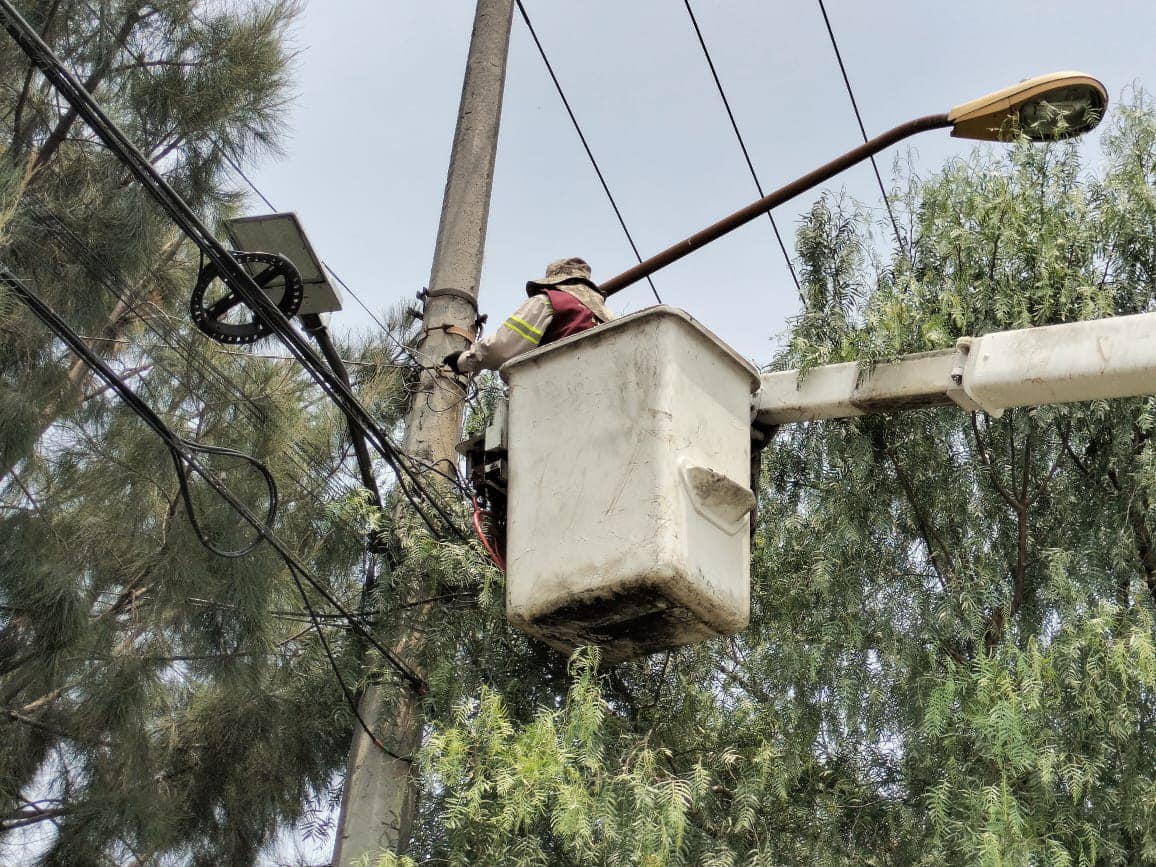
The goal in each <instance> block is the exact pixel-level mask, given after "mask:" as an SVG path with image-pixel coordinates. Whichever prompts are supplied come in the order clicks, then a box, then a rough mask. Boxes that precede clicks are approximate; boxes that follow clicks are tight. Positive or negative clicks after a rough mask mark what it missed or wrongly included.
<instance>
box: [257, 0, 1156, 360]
mask: <svg viewBox="0 0 1156 867" xmlns="http://www.w3.org/2000/svg"><path fill="white" fill-rule="evenodd" d="M524 2H525V5H526V9H527V12H528V13H529V15H530V18H531V21H532V22H533V24H534V27H535V29H536V30H537V32H538V36H539V38H540V39H541V40H542V43H543V46H544V47H545V50H546V53H547V55H548V56H549V58H550V61H551V63H552V64H553V65H554V69H555V71H556V73H557V74H558V77H559V79H560V81H561V83H562V87H563V89H564V90H565V92H566V95H567V97H568V98H569V100H570V103H571V106H572V108H573V109H574V112H575V114H576V116H577V118H578V121H579V123H580V124H581V125H582V128H583V131H584V132H585V134H586V137H587V139H588V141H589V143H590V146H591V149H592V151H593V153H594V155H595V158H596V159H597V160H598V162H599V165H600V166H601V168H602V171H603V173H604V175H605V177H606V179H607V182H608V184H609V186H610V190H611V192H612V193H613V194H614V196H615V198H616V200H617V202H618V205H619V207H620V209H621V210H622V213H623V216H624V218H625V221H626V224H627V226H628V227H629V229H630V231H631V233H632V234H633V236H634V239H635V242H636V243H637V245H638V248H639V251H640V252H641V254H642V256H643V257H644V258H645V257H647V256H650V255H652V254H654V253H656V252H658V251H659V250H661V249H664V248H665V247H667V246H669V245H671V244H673V243H675V242H677V241H679V240H682V239H683V238H685V237H686V236H688V235H690V234H692V233H694V232H696V231H698V230H699V229H701V228H703V227H705V226H706V225H708V224H710V223H712V222H714V221H716V220H718V219H719V218H721V217H723V216H725V215H727V214H729V213H731V212H732V211H734V210H737V209H738V208H740V207H742V206H744V205H746V204H748V203H749V202H751V201H753V200H755V199H756V198H758V193H757V190H756V189H755V186H754V182H753V181H752V179H751V177H750V175H749V173H748V170H747V167H746V164H745V162H744V161H743V158H742V153H741V151H740V150H739V146H738V143H737V141H736V139H735V136H734V133H733V131H732V130H731V127H730V124H729V121H728V120H727V117H726V113H725V110H724V108H723V105H722V102H721V100H720V99H719V96H718V93H717V90H716V89H715V85H714V82H713V80H712V79H711V77H710V71H709V68H708V67H707V64H706V61H705V58H704V56H703V53H702V50H701V48H700V46H699V44H698V41H697V38H696V36H695V33H694V29H693V27H692V25H691V21H690V18H689V16H688V14H687V10H686V6H685V5H684V3H683V2H682V0H631V2H623V0H584V2H581V3H578V2H569V3H562V2H557V0H524ZM691 4H692V8H693V9H694V12H695V15H696V16H697V18H698V21H699V25H700V27H701V28H702V31H703V36H704V38H705V40H706V43H707V46H708V48H709V49H710V51H711V54H712V56H713V59H714V62H715V65H716V67H717V69H718V73H719V76H720V78H721V80H722V83H723V86H724V88H725V89H726V91H727V95H728V97H729V99H730V102H731V106H732V108H733V110H734V112H735V115H736V118H737V121H738V124H739V127H740V129H741V131H742V133H743V135H744V138H745V140H746V143H747V147H748V149H749V150H750V153H751V157H752V161H753V163H754V166H755V168H756V170H757V171H758V173H759V177H760V180H761V181H762V184H763V187H764V189H766V190H771V189H773V188H776V187H778V186H781V185H782V184H784V183H786V182H788V181H790V180H793V179H794V178H796V177H798V176H800V175H802V174H805V173H806V172H808V171H810V170H811V169H813V168H815V167H816V166H818V165H819V164H821V163H824V162H826V161H828V160H830V159H832V158H834V157H836V156H838V155H840V154H841V153H843V152H845V151H847V150H849V149H851V148H852V147H854V146H856V145H857V144H859V143H860V141H861V138H860V133H859V129H858V126H857V124H856V120H855V116H854V114H853V111H852V108H851V103H850V100H849V98H848V95H847V91H846V89H845V86H844V83H843V79H842V76H841V74H840V71H839V67H838V65H837V63H836V59H835V54H834V51H833V50H832V47H831V43H830V39H829V37H828V35H827V31H826V28H825V25H824V23H823V18H822V14H821V12H820V8H819V4H818V2H817V0H807V2H804V0H798V2H777V3H776V2H767V0H762V2H758V0H691ZM826 7H827V12H828V15H829V16H830V19H831V25H832V28H833V29H834V32H835V36H836V38H837V39H838V41H839V47H840V50H841V52H842V55H843V60H844V62H845V64H846V67H847V72H848V76H849V78H850V81H851V84H852V87H853V89H854V92H855V96H856V99H857V100H858V103H859V108H860V111H861V112H862V115H863V122H864V125H865V126H866V129H867V133H868V135H876V134H878V133H880V132H883V131H884V130H886V129H889V128H891V127H892V126H895V125H897V124H899V123H902V122H904V121H906V120H910V119H912V118H914V117H919V116H922V115H926V114H932V113H937V112H941V111H946V110H948V109H949V108H950V107H951V106H953V105H957V104H959V103H962V102H966V101H968V100H970V99H973V98H975V97H977V96H980V95H982V94H985V93H988V92H990V91H993V90H997V89H999V88H1001V87H1004V86H1006V85H1008V84H1012V83H1014V82H1016V81H1019V80H1022V79H1024V78H1028V77H1031V76H1034V75H1039V74H1043V73H1046V72H1054V71H1058V70H1066V69H1075V70H1080V71H1083V72H1087V73H1089V74H1091V75H1094V76H1096V77H1098V78H1099V79H1100V80H1101V81H1103V82H1104V84H1105V85H1106V86H1107V89H1108V92H1109V95H1110V98H1111V99H1112V100H1113V101H1118V100H1119V99H1120V98H1121V96H1122V95H1123V94H1125V93H1126V92H1128V91H1129V90H1130V89H1131V88H1132V87H1133V86H1134V85H1141V86H1147V87H1150V88H1153V87H1156V54H1154V53H1153V52H1152V50H1151V37H1152V34H1153V33H1156V4H1154V3H1152V2H1151V0H1107V2H1102V3H1099V4H1095V5H1089V4H1083V3H1076V2H1072V0H1052V2H1040V0H1020V2H1016V0H1004V2H998V0H971V2H969V3H960V2H939V0H921V2H916V0H879V2H872V3H866V2H862V0H860V2H855V0H827V3H826ZM472 20H473V4H472V3H470V2H468V0H423V2H420V3H417V2H411V3H399V2H395V0H389V2H381V0H378V2H367V0H324V2H322V0H308V2H307V3H306V5H305V7H304V11H303V14H302V16H301V17H300V19H299V20H298V22H297V24H296V26H295V27H294V30H293V34H292V41H293V45H294V48H295V49H296V51H297V74H296V81H297V91H296V95H295V98H294V100H293V102H292V104H291V106H290V107H289V109H288V111H287V114H286V117H285V123H286V126H287V128H288V130H289V134H288V136H287V138H286V141H285V145H284V154H283V155H282V156H280V157H277V158H275V159H273V160H269V161H267V162H265V163H264V164H263V165H260V166H258V167H256V168H255V169H254V170H253V171H251V172H250V177H251V178H252V180H253V181H254V182H255V183H256V184H257V186H258V187H260V188H261V190H262V191H263V192H264V193H265V195H266V196H267V197H268V198H269V199H270V200H271V201H272V202H273V203H274V204H275V205H276V206H277V208H278V209H280V210H292V211H295V212H297V214H298V215H299V216H300V218H301V220H302V222H303V223H304V225H305V227H306V229H307V231H308V233H309V235H310V237H311V239H312V241H313V244H314V246H315V248H316V249H317V250H318V252H319V253H320V255H321V257H322V258H323V259H325V260H326V261H327V262H328V263H329V264H330V265H331V266H332V267H333V268H334V270H335V271H337V273H338V274H339V275H340V276H341V277H342V279H344V280H345V281H346V282H347V283H348V284H349V285H350V286H351V287H352V289H353V291H354V292H355V293H356V294H357V295H358V297H359V298H361V300H362V301H364V302H365V303H366V304H367V305H368V306H369V307H371V308H373V309H374V310H375V311H380V310H382V309H384V308H388V307H392V306H394V305H396V304H399V303H403V302H406V301H414V300H415V298H414V296H415V293H416V292H418V291H419V290H421V288H422V287H423V286H426V285H427V283H428V279H429V273H430V265H431V259H432V255H433V246H434V238H435V235H436V232H437V223H438V216H439V213H440V208H441V197H442V191H443V188H444V185H445V178H446V170H447V167H448V162H449V149H450V143H451V140H452V137H453V130H454V124H455V121H456V115H457V107H458V101H459V95H460V89H461V78H462V73H463V70H464V66H465V59H466V52H467V48H468V44H469V37H470V29H471V25H472ZM973 146H974V144H973V143H970V142H963V141H960V140H956V139H952V138H950V137H949V136H948V135H947V133H946V131H944V132H932V133H924V134H922V135H921V136H919V137H916V138H913V139H909V140H908V141H907V142H906V143H904V144H902V145H900V146H898V147H897V148H892V149H890V150H888V151H884V152H883V153H882V154H880V155H879V157H877V159H878V161H879V167H880V170H881V171H882V173H883V176H884V180H885V182H888V183H889V178H890V176H891V174H892V169H893V166H894V164H895V161H896V160H897V159H901V160H902V161H904V162H908V161H910V162H911V164H912V165H913V167H914V170H915V171H916V172H918V173H924V174H926V173H931V172H934V171H936V170H937V169H939V168H940V167H942V165H943V164H944V162H945V161H947V160H950V159H952V158H954V157H957V156H960V155H964V154H966V153H968V152H969V151H970V150H971V148H972V147H973ZM995 147H998V145H996V146H995ZM1087 150H1088V151H1089V153H1088V157H1089V165H1090V166H1091V167H1095V166H1096V165H1097V164H1098V160H1099V155H1098V154H1099V152H1098V146H1097V143H1096V140H1095V137H1094V136H1093V137H1090V140H1089V143H1088V145H1087ZM822 189H827V190H831V191H840V190H846V191H847V193H848V194H849V195H851V196H853V197H855V198H856V199H858V200H860V201H861V202H862V203H863V204H864V205H865V206H866V207H867V208H869V209H871V211H872V213H873V214H874V216H875V217H876V218H877V219H878V220H879V221H880V222H879V227H878V230H879V232H880V233H884V234H885V233H886V232H888V231H889V229H887V227H886V224H885V223H884V222H883V220H885V219H886V214H885V212H884V210H883V207H882V198H881V196H880V193H879V190H878V187H877V186H876V184H875V179H874V175H873V174H872V172H871V168H870V165H869V164H866V163H865V164H863V165H860V166H858V167H856V168H854V169H851V170H849V171H848V172H846V173H844V174H843V175H841V176H840V177H839V178H837V179H835V180H833V181H831V182H829V183H828V184H827V185H825V186H824V187H823V188H822ZM819 192H820V191H816V192H815V193H813V194H806V195H804V196H801V197H799V198H797V199H795V200H793V201H792V202H790V203H788V204H786V205H784V206H782V207H780V208H778V209H777V210H776V211H775V217H776V220H777V221H778V223H779V226H780V229H781V230H782V231H783V233H784V235H785V237H786V240H787V244H788V248H789V249H791V250H792V252H793V239H794V233H795V230H796V228H797V226H798V221H799V218H800V215H801V214H803V213H805V212H806V211H807V210H808V208H809V207H810V205H811V203H812V202H813V201H814V199H815V197H816V196H817V195H818V194H819ZM266 210H267V209H266V208H265V207H264V205H262V204H261V203H260V202H258V201H256V200H255V199H254V202H253V207H252V213H262V212H265V211H266ZM575 255H577V256H582V257H584V258H585V259H587V261H589V262H590V264H591V266H592V268H593V271H594V278H595V280H602V279H606V278H608V277H610V276H612V275H614V274H617V273H619V272H621V271H624V270H625V269H626V268H628V267H630V266H631V265H632V264H634V262H635V261H636V260H635V259H634V257H633V253H632V252H631V249H630V246H629V245H628V243H627V241H626V238H625V236H624V235H623V233H622V229H621V228H620V226H619V225H618V223H617V220H616V219H615V216H614V213H613V211H612V210H611V207H610V205H609V203H608V201H607V199H606V197H605V194H604V192H603V191H602V189H601V187H600V185H599V183H598V180H597V177H596V175H595V173H594V171H593V169H592V167H591V165H590V163H589V161H588V159H587V157H586V155H585V153H584V152H583V150H582V147H581V143H580V142H579V139H578V136H577V134H576V133H575V131H574V129H573V128H572V126H571V125H570V122H569V120H568V118H567V117H566V114H565V112H564V109H563V107H562V104H561V101H560V100H559V98H558V96H557V94H556V93H555V91H554V89H553V85H552V83H551V82H550V79H549V77H548V75H547V73H546V69H545V67H544V65H543V63H542V60H541V58H540V57H539V56H538V54H537V50H536V49H535V47H534V45H533V43H532V41H531V39H530V36H529V33H528V31H527V29H526V26H525V24H524V23H523V22H522V20H521V18H520V16H519V15H518V14H517V12H515V15H514V22H513V29H512V35H511V42H510V56H509V64H508V71H507V79H506V91H505V100H504V106H503V114H502V125H501V133H500V137H499V142H498V157H497V166H496V169H495V178H494V189H493V198H492V208H491V214H490V223H489V233H488V237H487V243H486V250H485V259H484V264H483V271H482V281H481V289H480V306H481V309H482V311H483V312H487V313H489V314H490V322H491V326H490V327H491V328H492V327H494V325H495V324H496V323H498V322H500V321H501V319H502V318H504V316H505V315H506V314H507V313H508V312H509V311H510V310H511V309H513V307H514V306H515V305H517V303H519V301H520V299H521V298H522V297H524V286H525V282H526V280H527V279H529V278H532V277H536V276H540V275H541V274H542V273H543V271H544V268H545V265H546V264H547V263H548V262H550V261H552V260H554V259H558V258H562V257H564V256H575ZM654 282H655V285H656V287H657V289H658V291H659V293H660V295H661V297H662V300H663V301H664V302H665V303H668V304H672V305H674V306H677V307H681V308H683V309H685V310H687V311H688V312H690V313H691V314H692V315H694V316H695V317H696V318H697V319H699V320H700V321H701V322H703V323H704V324H705V325H706V326H707V327H709V328H710V329H712V330H713V331H714V332H715V333H716V334H718V335H719V336H720V337H721V338H723V339H724V340H726V341H727V342H728V343H730V344H731V345H733V346H734V347H735V348H736V349H737V350H738V351H739V352H740V353H741V354H743V355H744V356H746V357H748V358H751V359H752V360H754V361H755V362H756V363H758V364H765V363H767V362H769V361H770V360H771V359H772V357H773V355H774V352H775V348H776V346H777V345H778V342H779V338H780V337H781V336H782V334H783V333H784V332H785V330H786V328H787V327H788V325H789V320H790V318H791V317H792V316H795V315H797V314H798V313H799V312H800V309H799V300H798V296H797V292H796V291H795V288H794V284H793V283H792V281H791V277H790V274H789V272H788V270H787V266H786V264H785V262H784V259H783V256H782V253H781V252H780V251H779V248H778V246H777V244H776V242H775V240H774V236H773V234H772V232H771V228H770V224H769V222H768V221H767V220H766V219H759V220H756V221H754V222H752V223H750V224H748V225H746V226H744V227H743V228H741V229H739V230H737V231H735V232H734V233H732V234H731V235H728V236H726V237H725V238H722V239H720V240H718V241H716V242H714V243H713V244H711V245H709V246H707V247H705V248H703V249H701V250H699V251H697V252H696V253H694V254H692V255H691V256H690V257H688V258H686V259H684V260H682V261H681V262H678V263H675V264H674V265H671V266H669V267H668V268H666V269H664V270H662V271H659V272H658V273H657V274H656V275H655V277H654ZM653 303H655V300H654V296H653V295H652V294H651V292H650V289H649V287H648V286H647V285H646V284H645V283H640V284H638V285H636V286H634V287H632V288H629V289H627V290H624V291H623V292H621V293H619V294H618V295H616V296H615V297H614V298H613V299H612V304H611V307H612V308H614V309H615V310H617V311H618V312H620V313H621V312H627V311H630V310H636V309H639V308H640V307H645V306H648V305H650V304H653ZM333 326H334V327H335V328H336V329H337V330H339V331H340V330H354V331H357V330H364V329H368V328H370V327H372V321H371V320H370V318H369V317H368V315H367V314H365V313H364V311H362V310H361V308H360V307H358V305H357V304H356V302H354V301H353V300H352V299H347V300H346V306H345V309H344V310H343V311H342V312H341V313H338V314H336V316H335V318H334V321H333Z"/></svg>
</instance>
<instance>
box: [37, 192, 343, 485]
mask: <svg viewBox="0 0 1156 867" xmlns="http://www.w3.org/2000/svg"><path fill="white" fill-rule="evenodd" d="M28 204H29V206H30V207H31V209H32V212H33V216H34V217H35V218H36V220H37V223H38V225H40V226H42V227H43V228H45V229H47V230H48V231H49V232H51V233H52V234H53V235H56V236H57V237H58V238H63V239H64V240H66V241H67V242H68V243H69V245H70V246H71V247H72V249H73V251H74V252H75V253H76V254H77V255H78V256H79V257H81V258H82V261H85V262H87V264H88V266H89V273H90V274H92V275H93V276H94V277H95V278H96V281H97V284H98V285H99V286H101V287H102V288H104V289H105V290H106V291H107V292H109V294H110V295H112V296H113V297H114V298H116V299H117V300H118V301H120V302H121V303H122V304H124V305H125V307H126V308H127V309H128V310H136V309H138V308H139V307H141V306H147V307H149V308H151V309H152V310H153V311H154V312H155V315H149V316H147V317H145V316H138V318H139V320H140V321H141V322H142V323H143V324H144V326H145V328H146V329H148V330H149V331H151V332H152V333H153V334H154V335H156V337H157V338H158V339H159V340H161V342H162V343H163V344H164V345H165V346H166V347H168V348H169V349H171V350H172V351H173V352H174V353H175V354H176V356H177V357H178V358H180V359H181V360H182V361H184V362H185V363H186V364H188V365H189V367H190V368H191V369H192V370H193V371H194V372H195V373H197V374H198V375H200V376H202V377H204V379H205V380H206V381H207V382H208V383H211V384H212V385H213V386H215V387H216V388H218V389H220V391H221V393H222V394H223V395H224V396H226V397H227V398H229V399H231V400H234V401H236V404H235V405H236V406H237V407H238V408H239V409H240V410H241V411H242V412H244V413H246V414H247V415H248V416H249V418H250V420H251V421H252V423H253V424H254V425H255V426H257V427H258V428H259V427H260V426H262V425H264V424H266V423H267V422H268V416H267V414H266V412H265V410H264V409H263V408H262V407H261V406H259V405H258V404H257V403H256V401H255V400H254V399H253V398H252V397H250V396H249V394H248V393H247V392H246V391H245V390H244V389H243V388H242V387H241V386H239V385H238V384H237V383H236V382H235V381H234V379H233V377H231V376H229V375H228V374H226V373H225V372H224V371H223V370H221V369H220V368H219V367H217V365H215V364H214V363H213V362H212V361H211V360H210V359H208V358H205V357H204V356H203V355H202V354H201V353H200V352H198V351H197V348H196V347H195V345H194V344H193V342H192V341H191V340H190V339H189V338H188V337H187V336H186V335H185V334H184V333H183V331H182V330H181V329H180V327H179V323H174V322H173V320H172V317H171V316H170V315H169V313H168V311H166V310H165V309H164V308H162V307H160V306H158V305H157V304H156V303H154V302H153V301H151V300H149V299H148V298H147V297H140V296H137V295H135V294H134V292H133V290H132V289H131V288H130V287H129V285H128V281H127V280H126V279H125V278H124V277H123V276H122V275H121V274H119V273H118V272H117V270H116V269H115V268H114V267H113V266H112V265H111V264H109V263H108V262H107V261H106V260H104V259H103V258H101V256H100V255H99V254H98V253H97V252H96V251H95V250H93V249H92V247H91V246H89V244H88V243H87V242H86V241H85V240H84V238H82V237H81V236H80V235H79V234H78V233H77V232H76V230H75V229H73V228H72V227H71V226H70V225H69V224H68V223H67V222H65V221H64V220H63V218H61V217H60V216H59V215H58V214H56V213H55V212H53V211H51V210H49V209H48V208H47V207H45V206H44V205H43V204H41V203H38V202H36V201H35V200H31V201H29V202H28ZM178 344H179V345H178ZM156 361H157V362H158V365H159V366H160V367H161V369H165V370H168V371H169V372H170V373H171V374H172V375H173V377H174V378H179V377H180V372H179V371H177V370H175V369H173V368H172V367H171V366H170V365H168V364H166V363H165V362H164V361H163V359H156ZM293 455H297V456H299V457H300V460H295V459H294V462H295V463H297V465H298V467H299V468H300V469H302V470H303V471H304V472H305V473H306V474H307V475H311V476H324V475H328V462H327V458H326V456H324V455H322V454H321V453H320V452H310V451H309V450H308V449H306V448H305V447H304V445H303V444H301V443H299V442H295V443H294V444H293V447H292V454H291V455H290V457H291V459H293ZM297 481H298V486H299V487H300V488H302V489H303V490H304V489H305V488H306V486H305V485H304V484H303V483H302V482H300V481H299V480H297ZM329 486H330V480H328V479H327V480H326V482H325V488H326V489H328V488H329ZM316 493H318V494H319V493H320V489H319V490H318V491H317V492H316ZM348 493H349V490H346V489H341V490H339V491H338V492H337V495H338V496H340V495H345V494H348Z"/></svg>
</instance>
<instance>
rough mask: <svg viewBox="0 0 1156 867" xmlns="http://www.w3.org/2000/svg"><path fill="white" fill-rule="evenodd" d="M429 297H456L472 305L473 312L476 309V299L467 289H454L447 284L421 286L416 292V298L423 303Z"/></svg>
mask: <svg viewBox="0 0 1156 867" xmlns="http://www.w3.org/2000/svg"><path fill="white" fill-rule="evenodd" d="M430 298H457V299H459V300H461V301H465V302H466V303H467V304H469V305H470V306H471V307H473V308H474V312H475V313H476V312H477V310H478V299H477V298H476V297H475V295H474V293H473V292H470V291H469V290H467V289H455V288H453V287H452V286H447V287H444V288H442V289H427V288H425V287H422V290H421V291H420V292H418V293H417V300H418V301H420V302H422V303H423V304H425V303H426V302H427V301H428V300H429V299H430Z"/></svg>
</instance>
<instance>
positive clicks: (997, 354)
mask: <svg viewBox="0 0 1156 867" xmlns="http://www.w3.org/2000/svg"><path fill="white" fill-rule="evenodd" d="M1146 394H1156V313H1140V314H1136V315H1133V316H1117V317H1113V318H1110V319H1092V320H1087V321H1084V322H1073V323H1070V324H1065V325H1049V326H1045V327H1041V328H1024V329H1020V330H1017V331H999V332H995V333H993V334H986V335H984V336H983V337H963V338H960V340H959V341H958V343H957V344H956V348H955V349H947V350H943V351H941V352H926V353H921V354H919V355H909V356H906V357H903V358H900V359H897V360H896V361H891V362H881V363H878V364H875V365H873V366H870V367H868V366H864V365H861V364H859V363H858V362H854V361H852V362H847V363H845V364H829V365H825V366H823V367H816V368H813V369H811V370H809V371H807V372H806V373H805V374H804V375H800V372H799V371H797V370H786V371H782V372H778V373H766V374H763V376H762V387H761V388H760V389H759V391H758V392H757V393H756V394H755V396H754V414H755V420H756V422H757V423H758V424H759V425H762V426H773V425H781V424H790V423H792V422H799V421H813V420H814V419H820V418H847V417H850V416H858V415H867V414H868V413H874V412H889V411H895V410H903V409H920V408H922V407H928V406H942V405H945V404H950V403H955V404H957V405H959V406H960V407H962V408H964V409H967V410H983V411H985V412H987V413H988V414H989V415H993V416H997V417H998V416H999V415H1000V414H1001V413H1002V412H1003V411H1004V410H1005V409H1010V408H1011V407H1016V406H1039V405H1041V404H1048V403H1071V402H1073V401H1081V400H1103V399H1107V398H1114V397H1135V396H1139V395H1146Z"/></svg>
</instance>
